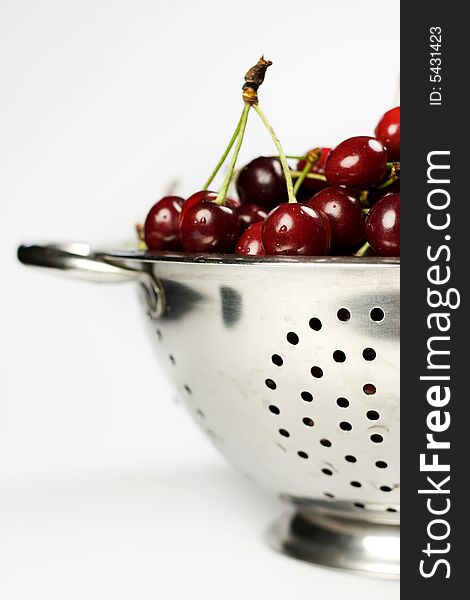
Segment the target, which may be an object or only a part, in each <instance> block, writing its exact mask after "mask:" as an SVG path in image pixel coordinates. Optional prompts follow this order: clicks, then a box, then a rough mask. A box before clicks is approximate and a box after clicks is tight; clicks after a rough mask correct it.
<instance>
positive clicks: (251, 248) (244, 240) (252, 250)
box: [235, 221, 266, 256]
mask: <svg viewBox="0 0 470 600" xmlns="http://www.w3.org/2000/svg"><path fill="white" fill-rule="evenodd" d="M235 254H242V255H244V256H265V255H266V251H265V249H264V246H263V221H258V222H257V223H253V225H250V226H249V227H248V229H246V231H244V232H243V233H242V235H241V237H240V239H239V240H238V242H237V246H236V248H235Z"/></svg>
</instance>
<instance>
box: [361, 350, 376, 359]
mask: <svg viewBox="0 0 470 600" xmlns="http://www.w3.org/2000/svg"><path fill="white" fill-rule="evenodd" d="M362 356H363V358H364V360H375V357H376V356H377V353H376V352H375V350H374V349H373V348H364V350H363V351H362Z"/></svg>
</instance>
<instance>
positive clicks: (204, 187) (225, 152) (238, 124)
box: [202, 112, 243, 190]
mask: <svg viewBox="0 0 470 600" xmlns="http://www.w3.org/2000/svg"><path fill="white" fill-rule="evenodd" d="M242 120H243V112H242V114H241V116H240V119H239V120H238V123H237V126H236V128H235V131H234V132H233V135H232V137H231V139H230V142H229V143H228V146H227V147H226V148H225V150H224V153H223V154H222V156H221V157H220V159H219V162H218V163H217V164H216V166H215V168H214V170H213V171H212V173H211V174H210V176H209V179H208V180H207V181H206V183H205V184H204V185H203V187H202V189H203V190H207V189H208V187H209V186H210V184H211V183H212V182H213V181H214V179H215V176H216V175H217V173H218V172H219V171H220V167H221V166H222V165H223V164H224V162H225V159H226V158H227V156H228V155H229V152H230V150H231V149H232V146H233V144H234V143H235V140H236V139H237V138H238V134H239V133H240V127H241V124H242Z"/></svg>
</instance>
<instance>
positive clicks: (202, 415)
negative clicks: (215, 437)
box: [196, 408, 206, 419]
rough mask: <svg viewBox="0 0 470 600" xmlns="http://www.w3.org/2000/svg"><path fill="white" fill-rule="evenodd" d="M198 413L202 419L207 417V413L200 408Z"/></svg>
mask: <svg viewBox="0 0 470 600" xmlns="http://www.w3.org/2000/svg"><path fill="white" fill-rule="evenodd" d="M196 414H197V416H198V417H201V419H205V418H206V415H205V414H204V412H203V411H202V410H201V409H200V408H198V409H197V411H196Z"/></svg>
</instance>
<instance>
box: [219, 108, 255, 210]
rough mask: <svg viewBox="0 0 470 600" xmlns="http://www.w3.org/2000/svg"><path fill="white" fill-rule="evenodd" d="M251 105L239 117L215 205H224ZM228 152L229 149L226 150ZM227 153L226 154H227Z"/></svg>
mask: <svg viewBox="0 0 470 600" xmlns="http://www.w3.org/2000/svg"><path fill="white" fill-rule="evenodd" d="M250 108H251V104H248V103H245V105H244V107H243V112H242V116H241V117H240V122H239V125H238V134H237V138H236V140H237V141H236V143H235V149H234V151H233V154H232V158H231V159H230V163H229V165H228V170H227V173H226V175H225V178H224V181H223V183H222V187H221V188H220V191H219V193H218V194H217V198H216V200H215V204H219V205H224V204H225V199H226V198H227V194H228V189H229V187H230V182H231V181H232V176H233V171H234V170H235V165H236V164H237V158H238V154H239V153H240V148H241V146H242V142H243V136H244V135H245V129H246V123H247V121H248V113H249V112H250ZM228 152H230V148H229V149H228ZM228 152H227V154H228Z"/></svg>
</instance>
